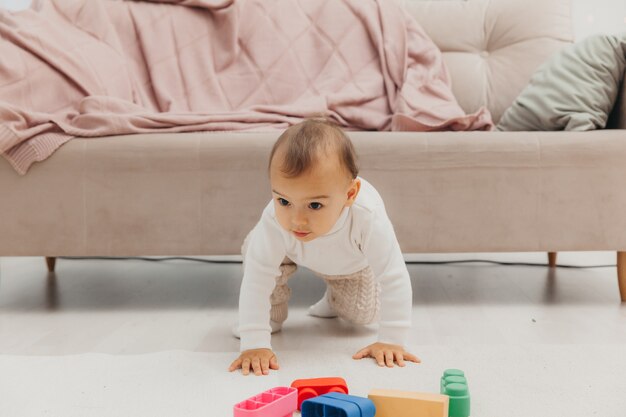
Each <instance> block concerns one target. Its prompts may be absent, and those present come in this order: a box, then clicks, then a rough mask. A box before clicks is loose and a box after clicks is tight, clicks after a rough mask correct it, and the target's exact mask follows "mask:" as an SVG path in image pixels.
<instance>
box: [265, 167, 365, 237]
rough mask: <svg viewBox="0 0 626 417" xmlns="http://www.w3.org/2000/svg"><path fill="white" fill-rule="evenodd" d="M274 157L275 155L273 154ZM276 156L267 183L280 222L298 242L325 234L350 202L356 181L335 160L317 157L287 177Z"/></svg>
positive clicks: (352, 200) (353, 195) (354, 194)
mask: <svg viewBox="0 0 626 417" xmlns="http://www.w3.org/2000/svg"><path fill="white" fill-rule="evenodd" d="M276 156H278V155H276ZM277 160H280V159H279V158H277V157H275V158H274V162H273V163H272V166H271V168H270V183H271V185H272V196H273V198H274V207H275V209H276V217H277V219H278V222H279V223H280V225H281V226H282V227H283V228H284V229H285V230H287V231H288V232H290V233H291V234H292V236H294V237H295V238H296V239H298V240H300V241H302V242H309V241H311V240H313V239H315V238H317V237H319V236H322V235H325V234H326V233H328V232H329V231H330V229H331V228H332V227H333V226H334V225H335V223H336V222H337V220H338V219H339V216H340V215H341V212H342V211H343V208H344V207H348V206H350V205H352V203H353V202H354V199H355V198H356V195H357V194H358V191H359V186H360V183H359V180H352V179H351V178H350V177H349V175H348V174H347V173H346V171H345V170H344V169H343V168H342V166H341V165H340V164H339V162H338V161H332V160H331V161H329V160H321V161H319V162H318V163H316V166H315V167H314V168H313V169H311V170H309V171H308V172H306V173H304V174H301V175H299V176H297V177H294V178H289V177H287V176H285V175H284V173H282V172H281V171H280V163H276V161H277Z"/></svg>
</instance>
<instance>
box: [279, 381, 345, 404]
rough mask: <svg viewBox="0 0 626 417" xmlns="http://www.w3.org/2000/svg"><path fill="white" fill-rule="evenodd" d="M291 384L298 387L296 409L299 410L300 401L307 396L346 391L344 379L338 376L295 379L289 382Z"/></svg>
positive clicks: (306, 398)
mask: <svg viewBox="0 0 626 417" xmlns="http://www.w3.org/2000/svg"><path fill="white" fill-rule="evenodd" d="M291 386H292V387H293V388H297V389H298V410H300V406H301V405H302V401H304V400H308V399H309V398H313V397H317V396H319V395H323V394H328V393H329V392H338V393H340V394H347V393H348V385H347V384H346V381H345V380H344V379H343V378H339V377H332V378H309V379H296V380H295V381H293V382H292V383H291Z"/></svg>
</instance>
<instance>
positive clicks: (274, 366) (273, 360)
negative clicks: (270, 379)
mask: <svg viewBox="0 0 626 417" xmlns="http://www.w3.org/2000/svg"><path fill="white" fill-rule="evenodd" d="M278 368H279V366H278V360H277V359H276V356H272V358H271V359H270V369H274V370H277V369H278Z"/></svg>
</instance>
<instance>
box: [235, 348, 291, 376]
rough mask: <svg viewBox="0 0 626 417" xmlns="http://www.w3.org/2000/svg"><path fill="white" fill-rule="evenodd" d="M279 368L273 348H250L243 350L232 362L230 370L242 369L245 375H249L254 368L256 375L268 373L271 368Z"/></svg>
mask: <svg viewBox="0 0 626 417" xmlns="http://www.w3.org/2000/svg"><path fill="white" fill-rule="evenodd" d="M278 368H279V366H278V359H277V358H276V355H275V354H274V352H272V350H271V349H250V350H244V351H243V352H241V354H240V355H239V357H238V358H237V359H235V360H234V361H233V363H231V364H230V367H229V368H228V371H230V372H232V371H236V370H237V369H241V371H242V373H243V374H244V375H248V374H249V373H250V369H252V370H253V371H254V374H255V375H261V374H263V375H267V374H269V373H270V369H274V370H277V369H278Z"/></svg>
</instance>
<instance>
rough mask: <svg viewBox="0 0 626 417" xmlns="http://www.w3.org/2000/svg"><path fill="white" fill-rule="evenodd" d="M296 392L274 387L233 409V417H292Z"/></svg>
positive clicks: (296, 398)
mask: <svg viewBox="0 0 626 417" xmlns="http://www.w3.org/2000/svg"><path fill="white" fill-rule="evenodd" d="M297 401H298V390H296V389H295V388H291V387H276V388H272V389H269V390H267V391H263V392H262V393H260V394H258V395H255V396H254V397H250V398H248V399H247V400H244V401H242V402H240V403H238V404H235V406H234V407H233V416H234V417H292V416H293V412H294V411H296V403H297Z"/></svg>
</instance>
